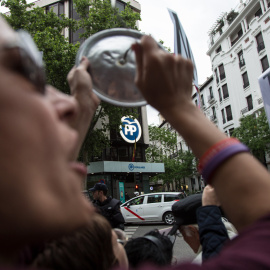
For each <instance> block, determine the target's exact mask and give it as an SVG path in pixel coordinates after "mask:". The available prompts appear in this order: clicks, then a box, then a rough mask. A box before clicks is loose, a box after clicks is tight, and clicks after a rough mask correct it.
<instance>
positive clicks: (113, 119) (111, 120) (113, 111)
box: [74, 0, 140, 163]
mask: <svg viewBox="0 0 270 270" xmlns="http://www.w3.org/2000/svg"><path fill="white" fill-rule="evenodd" d="M74 4H75V7H76V10H77V13H78V14H80V17H81V19H80V21H79V22H78V27H79V28H82V29H84V32H83V33H82V34H81V35H80V37H81V38H82V37H84V38H88V37H89V36H91V35H93V34H95V33H97V32H99V31H101V30H104V29H110V28H119V27H120V28H121V27H122V28H123V27H125V28H131V29H136V30H137V26H136V22H137V21H138V20H140V15H139V14H138V13H136V12H133V10H132V9H131V7H130V5H129V4H127V6H126V7H125V10H124V11H122V12H119V10H118V9H117V8H113V7H112V6H111V1H110V0H94V1H91V0H74ZM124 115H131V116H133V117H136V116H137V115H138V114H137V110H136V109H135V110H134V109H133V110H131V109H128V108H120V107H116V106H113V105H110V104H108V103H104V102H102V103H101V105H100V107H99V108H98V112H97V114H96V115H95V117H94V119H93V121H92V123H91V126H90V129H89V131H88V134H87V136H86V140H85V142H84V145H83V147H82V152H81V157H82V160H83V161H84V162H85V163H88V162H89V161H90V159H91V157H93V156H99V155H100V154H101V151H102V150H103V149H105V148H106V147H108V146H109V140H108V133H109V131H110V130H119V127H120V124H121V123H120V120H121V117H122V116H124ZM98 122H99V123H101V126H102V127H101V128H97V127H96V124H97V123H98ZM99 126H100V125H99Z"/></svg>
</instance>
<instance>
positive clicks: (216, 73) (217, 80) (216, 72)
mask: <svg viewBox="0 0 270 270" xmlns="http://www.w3.org/2000/svg"><path fill="white" fill-rule="evenodd" d="M215 75H216V82H217V83H219V78H218V71H217V69H215Z"/></svg>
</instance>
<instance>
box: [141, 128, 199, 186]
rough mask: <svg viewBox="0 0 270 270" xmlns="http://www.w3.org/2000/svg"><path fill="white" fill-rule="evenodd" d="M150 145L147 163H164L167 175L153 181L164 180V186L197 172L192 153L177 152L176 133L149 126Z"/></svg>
mask: <svg viewBox="0 0 270 270" xmlns="http://www.w3.org/2000/svg"><path fill="white" fill-rule="evenodd" d="M149 139H150V145H149V147H148V148H147V149H146V160H147V162H162V163H164V167H165V173H164V174H162V175H160V176H156V177H153V178H152V180H153V181H155V180H158V179H159V178H162V180H163V183H164V184H168V183H171V182H172V181H173V180H178V181H179V186H180V180H181V179H184V178H185V177H190V176H191V175H193V174H194V173H195V171H196V163H195V162H194V161H195V158H194V155H193V154H192V152H190V151H183V152H182V151H178V152H176V151H177V149H176V148H177V147H176V144H177V138H176V134H175V132H172V131H170V130H169V129H167V128H159V127H156V126H149Z"/></svg>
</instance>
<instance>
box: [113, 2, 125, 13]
mask: <svg viewBox="0 0 270 270" xmlns="http://www.w3.org/2000/svg"><path fill="white" fill-rule="evenodd" d="M125 6H126V4H125V3H123V2H121V1H118V0H116V3H115V7H116V8H118V9H119V11H120V12H121V11H124V9H125Z"/></svg>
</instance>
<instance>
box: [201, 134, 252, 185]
mask: <svg viewBox="0 0 270 270" xmlns="http://www.w3.org/2000/svg"><path fill="white" fill-rule="evenodd" d="M241 152H249V149H248V147H247V146H246V145H244V144H242V143H240V142H239V141H238V140H237V139H235V138H226V139H224V140H222V141H220V142H218V143H216V144H214V145H213V146H212V147H210V148H209V149H208V150H207V151H206V152H205V153H204V154H203V156H202V157H201V158H200V162H199V165H198V171H199V173H200V174H202V176H203V178H204V180H205V181H206V182H208V183H209V180H210V177H211V175H212V173H213V172H214V171H215V170H216V169H217V167H218V166H219V165H221V164H222V162H224V161H225V160H226V159H228V158H229V157H232V156H234V155H235V154H237V153H241Z"/></svg>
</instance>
